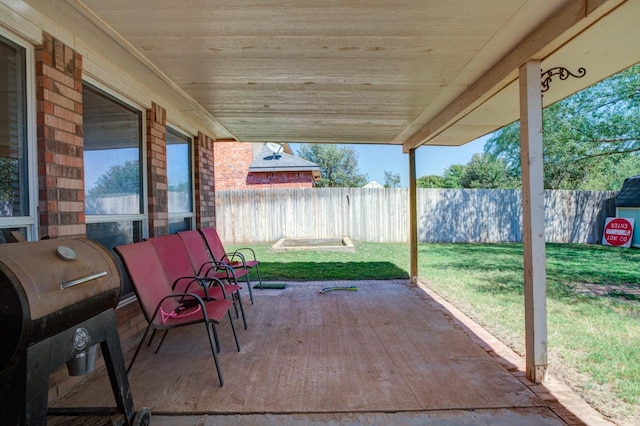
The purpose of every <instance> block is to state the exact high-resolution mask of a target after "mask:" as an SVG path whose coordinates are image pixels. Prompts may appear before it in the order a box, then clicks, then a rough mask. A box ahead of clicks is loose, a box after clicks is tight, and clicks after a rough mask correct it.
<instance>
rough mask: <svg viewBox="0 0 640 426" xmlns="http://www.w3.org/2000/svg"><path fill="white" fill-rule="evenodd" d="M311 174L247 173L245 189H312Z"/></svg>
mask: <svg viewBox="0 0 640 426" xmlns="http://www.w3.org/2000/svg"><path fill="white" fill-rule="evenodd" d="M313 186H314V181H313V175H312V174H311V172H278V173H274V172H269V173H249V175H248V176H247V185H246V188H249V189H254V188H255V189H260V188H313Z"/></svg>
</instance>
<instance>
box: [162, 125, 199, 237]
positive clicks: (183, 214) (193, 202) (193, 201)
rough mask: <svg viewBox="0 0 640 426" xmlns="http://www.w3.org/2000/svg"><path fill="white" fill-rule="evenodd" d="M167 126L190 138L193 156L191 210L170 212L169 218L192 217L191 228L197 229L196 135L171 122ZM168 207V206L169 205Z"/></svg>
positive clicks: (190, 153) (190, 150) (190, 152)
mask: <svg viewBox="0 0 640 426" xmlns="http://www.w3.org/2000/svg"><path fill="white" fill-rule="evenodd" d="M167 127H168V128H171V130H173V131H174V132H176V133H179V134H181V135H183V136H185V137H187V138H189V141H190V142H189V148H190V149H189V156H190V157H191V158H190V160H191V211H190V212H180V213H171V212H169V220H171V219H190V221H191V229H195V220H196V213H195V210H196V199H195V197H196V184H195V182H196V179H195V173H196V171H195V170H196V168H195V164H196V163H195V161H196V158H195V151H196V150H195V147H194V144H195V136H194V135H192V134H190V133H188V132H185V131H184V130H183V129H181V128H180V127H179V126H175V125H172V124H171V123H169V122H167ZM167 208H168V206H167Z"/></svg>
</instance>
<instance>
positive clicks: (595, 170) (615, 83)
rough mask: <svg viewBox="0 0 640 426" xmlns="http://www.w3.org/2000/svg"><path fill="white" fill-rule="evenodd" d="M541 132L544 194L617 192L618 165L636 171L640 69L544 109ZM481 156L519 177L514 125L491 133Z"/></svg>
mask: <svg viewBox="0 0 640 426" xmlns="http://www.w3.org/2000/svg"><path fill="white" fill-rule="evenodd" d="M543 132H544V133H543V151H544V152H543V156H544V186H545V188H551V189H618V188H619V187H620V185H621V184H622V180H623V179H624V177H625V176H620V175H619V174H620V173H619V170H620V165H622V166H623V169H624V170H628V171H629V172H630V174H637V171H638V168H637V166H638V161H639V153H640V64H638V65H635V66H633V67H631V68H628V69H627V70H624V71H622V72H620V73H618V74H616V75H614V76H612V77H610V78H609V79H606V80H603V81H601V82H600V83H597V84H595V85H593V86H591V87H589V88H587V89H585V90H583V91H581V92H578V93H576V94H574V95H572V96H570V97H568V98H566V99H564V100H561V101H559V102H556V103H555V104H553V105H550V106H548V107H546V108H545V109H544V112H543ZM485 153H487V154H491V155H493V156H495V157H496V158H501V159H502V160H503V161H505V164H506V166H507V168H508V169H509V171H510V172H511V173H512V174H513V175H518V176H519V175H520V174H521V170H520V124H519V122H515V123H512V124H511V125H509V126H506V127H504V128H503V129H502V130H500V131H498V132H496V133H495V134H494V135H493V136H492V137H491V138H490V139H489V141H488V142H487V144H486V145H485ZM634 167H635V172H634V171H633V170H634ZM625 173H626V171H625ZM612 177H614V178H612Z"/></svg>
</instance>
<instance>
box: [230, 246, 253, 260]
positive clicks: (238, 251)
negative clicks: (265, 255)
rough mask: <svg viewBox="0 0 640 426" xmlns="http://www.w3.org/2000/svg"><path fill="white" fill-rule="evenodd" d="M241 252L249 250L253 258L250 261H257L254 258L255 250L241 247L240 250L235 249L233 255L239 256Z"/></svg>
mask: <svg viewBox="0 0 640 426" xmlns="http://www.w3.org/2000/svg"><path fill="white" fill-rule="evenodd" d="M241 250H249V251H250V252H251V256H253V259H252V260H258V258H257V257H256V252H255V250H254V249H252V248H251V247H241V248H239V249H237V250H236V251H234V252H233V254H236V253H238V254H240V251H241Z"/></svg>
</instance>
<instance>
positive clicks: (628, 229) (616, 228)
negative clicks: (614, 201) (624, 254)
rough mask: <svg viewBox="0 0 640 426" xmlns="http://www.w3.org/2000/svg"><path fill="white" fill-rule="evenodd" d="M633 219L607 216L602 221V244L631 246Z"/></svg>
mask: <svg viewBox="0 0 640 426" xmlns="http://www.w3.org/2000/svg"><path fill="white" fill-rule="evenodd" d="M633 222H634V220H633V219H626V218H622V217H608V218H607V219H606V220H605V222H604V232H603V233H602V244H603V245H607V246H616V247H631V238H632V237H633Z"/></svg>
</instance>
